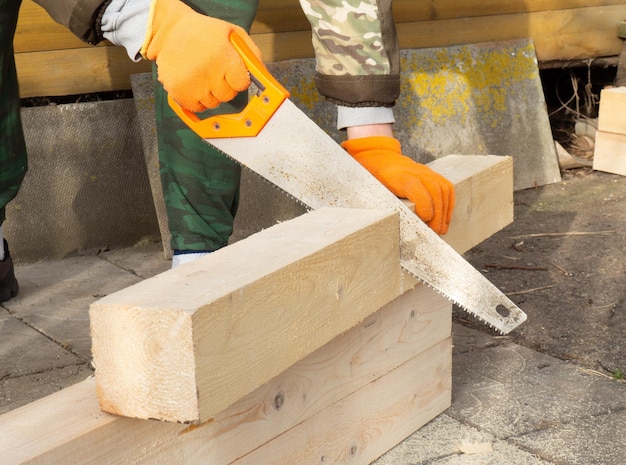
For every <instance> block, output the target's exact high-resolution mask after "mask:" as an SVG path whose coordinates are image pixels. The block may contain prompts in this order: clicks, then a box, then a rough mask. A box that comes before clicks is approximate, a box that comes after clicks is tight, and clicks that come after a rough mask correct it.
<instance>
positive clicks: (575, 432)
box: [511, 410, 626, 465]
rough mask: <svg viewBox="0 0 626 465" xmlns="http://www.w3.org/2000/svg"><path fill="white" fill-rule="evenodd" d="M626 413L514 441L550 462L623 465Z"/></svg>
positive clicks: (587, 419) (581, 421)
mask: <svg viewBox="0 0 626 465" xmlns="http://www.w3.org/2000/svg"><path fill="white" fill-rule="evenodd" d="M625 424H626V412H625V411H624V410H621V411H613V412H609V411H607V412H605V414H604V415H596V416H585V417H583V418H580V419H577V420H575V421H572V422H571V423H568V424H561V425H548V426H547V427H545V428H543V429H541V430H539V431H535V432H532V433H530V434H527V435H524V436H521V437H516V438H512V439H511V442H512V443H513V444H516V445H518V446H519V447H522V448H524V449H527V450H534V451H536V452H537V453H538V454H540V455H541V456H542V457H544V458H545V459H546V460H549V461H550V462H552V463H556V464H567V465H592V464H593V465H621V464H623V463H624V446H625V445H626V428H625V427H624V425H625Z"/></svg>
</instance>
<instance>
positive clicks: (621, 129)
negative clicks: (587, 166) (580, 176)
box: [593, 87, 626, 176]
mask: <svg viewBox="0 0 626 465" xmlns="http://www.w3.org/2000/svg"><path fill="white" fill-rule="evenodd" d="M624 108H626V87H609V88H605V89H602V91H601V92H600V107H599V109H598V130H597V131H596V134H595V144H594V150H593V169H594V170H598V171H605V172H607V173H613V174H620V175H622V176H626V111H624Z"/></svg>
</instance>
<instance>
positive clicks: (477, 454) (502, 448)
mask: <svg viewBox="0 0 626 465" xmlns="http://www.w3.org/2000/svg"><path fill="white" fill-rule="evenodd" d="M548 463H549V462H545V461H543V460H541V459H540V458H538V457H537V456H535V455H533V454H531V453H529V452H526V451H524V450H521V449H519V448H517V447H515V446H513V445H511V444H509V443H507V442H506V441H501V440H499V439H497V438H496V437H495V436H493V435H491V434H489V433H485V432H483V431H480V430H478V429H476V428H472V427H470V426H467V425H463V424H462V423H460V422H458V421H456V420H453V419H452V418H450V417H449V416H447V415H445V414H444V415H440V416H438V417H437V418H435V419H434V420H432V421H431V422H430V423H428V424H427V425H425V426H424V427H422V428H421V429H420V430H419V431H417V432H416V433H415V434H413V435H411V436H410V437H409V438H407V439H406V440H405V441H403V442H402V443H400V444H398V445H397V446H396V447H394V448H393V449H392V450H390V451H389V452H387V453H386V454H385V455H383V456H382V457H380V458H379V459H378V460H376V461H375V462H374V463H373V464H372V465H417V464H428V465H487V464H494V465H496V464H497V465H547V464H548Z"/></svg>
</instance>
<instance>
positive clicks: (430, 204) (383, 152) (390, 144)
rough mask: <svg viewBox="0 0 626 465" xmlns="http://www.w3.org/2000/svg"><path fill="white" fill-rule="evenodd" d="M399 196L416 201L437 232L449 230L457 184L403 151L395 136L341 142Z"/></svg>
mask: <svg viewBox="0 0 626 465" xmlns="http://www.w3.org/2000/svg"><path fill="white" fill-rule="evenodd" d="M341 146H342V147H343V148H344V149H346V150H347V151H348V153H349V154H350V155H352V156H353V157H354V159H355V160H356V161H358V162H359V163H360V164H361V165H363V167H364V168H365V169H367V170H368V171H369V172H370V173H371V174H372V175H373V176H374V177H375V178H376V179H378V180H379V181H380V182H381V183H383V184H384V185H385V187H387V189H389V190H390V191H391V192H393V193H394V194H395V195H396V196H398V197H400V198H404V199H409V200H410V201H411V202H413V203H414V204H415V213H416V214H417V216H419V217H420V218H421V219H422V220H423V221H424V222H425V223H426V224H428V226H430V227H431V228H432V229H433V230H434V231H435V232H436V233H437V234H445V233H447V232H448V225H449V224H450V218H451V217H452V209H453V208H454V185H453V184H452V183H451V182H450V181H448V180H447V179H446V178H444V177H443V176H441V175H440V174H437V173H435V172H434V171H433V170H431V169H430V168H428V167H427V166H424V165H421V164H419V163H416V162H415V161H413V160H412V159H410V158H409V157H407V156H404V155H402V148H401V147H400V141H398V140H397V139H394V138H393V137H383V136H375V137H363V138H359V139H350V140H347V141H345V142H343V143H342V144H341Z"/></svg>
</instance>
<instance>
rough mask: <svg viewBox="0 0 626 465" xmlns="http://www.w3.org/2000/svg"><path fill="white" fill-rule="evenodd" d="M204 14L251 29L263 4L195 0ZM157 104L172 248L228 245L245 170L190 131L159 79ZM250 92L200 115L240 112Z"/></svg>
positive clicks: (246, 0)
mask: <svg viewBox="0 0 626 465" xmlns="http://www.w3.org/2000/svg"><path fill="white" fill-rule="evenodd" d="M186 3H187V4H188V5H190V6H191V7H192V8H194V9H196V10H197V11H199V12H201V13H205V14H207V15H209V16H212V17H216V18H219V19H223V20H225V21H229V22H231V23H234V24H237V25H239V26H241V27H243V28H244V29H246V30H249V29H250V26H251V24H252V21H253V20H254V16H255V14H256V10H257V3H258V2H257V0H238V1H233V0H190V1H186ZM153 77H154V78H155V79H154V82H155V103H156V123H157V141H158V147H159V161H160V171H161V184H162V186H163V194H164V198H165V205H166V210H167V219H168V224H169V230H170V233H171V235H172V241H171V247H172V249H173V250H180V251H213V250H217V249H219V248H221V247H224V246H225V245H227V243H228V239H229V237H230V235H231V234H232V231H233V222H234V217H235V214H236V213H237V207H238V205H239V182H240V176H241V167H240V166H239V165H238V164H237V163H235V162H234V161H232V160H231V159H230V158H228V157H226V156H225V155H224V154H222V153H221V152H220V151H218V150H217V149H215V148H214V147H212V146H210V145H208V144H207V143H205V142H204V141H203V140H202V139H200V137H198V136H197V135H196V134H195V133H194V132H193V131H192V130H191V129H189V128H188V127H187V126H186V125H185V124H184V123H183V122H182V121H181V120H180V118H178V116H177V115H176V114H175V113H174V112H173V110H172V109H171V108H170V107H169V105H168V103H167V94H166V92H165V91H164V90H163V87H162V86H161V84H160V83H159V82H158V81H157V80H156V69H153ZM247 99H248V96H247V92H242V93H241V94H240V95H239V96H238V97H237V98H236V99H235V100H233V101H232V102H229V103H227V104H223V105H221V106H219V107H218V108H217V109H212V110H208V111H206V112H204V113H201V114H199V116H200V117H201V118H206V117H207V116H209V115H213V114H224V113H236V112H239V111H241V110H242V109H243V108H244V107H245V105H246V103H247Z"/></svg>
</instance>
